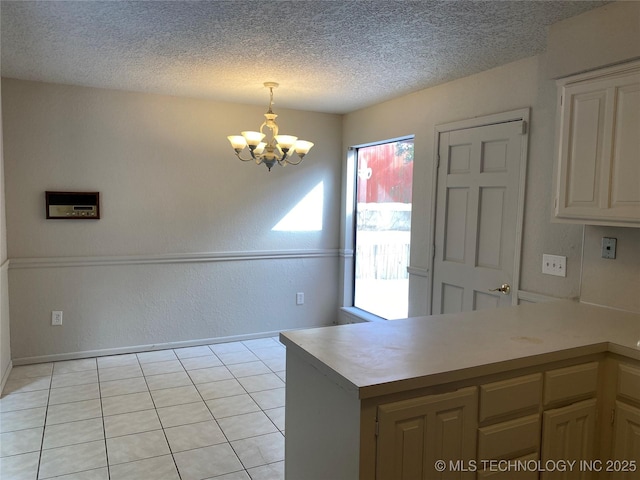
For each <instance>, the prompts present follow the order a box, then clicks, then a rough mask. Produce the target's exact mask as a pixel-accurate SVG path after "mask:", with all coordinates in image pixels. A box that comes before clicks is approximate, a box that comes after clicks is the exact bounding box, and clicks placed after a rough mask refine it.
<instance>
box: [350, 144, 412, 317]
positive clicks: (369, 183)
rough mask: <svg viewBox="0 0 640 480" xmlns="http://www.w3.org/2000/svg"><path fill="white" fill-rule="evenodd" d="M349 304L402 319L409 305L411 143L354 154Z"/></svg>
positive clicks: (380, 145)
mask: <svg viewBox="0 0 640 480" xmlns="http://www.w3.org/2000/svg"><path fill="white" fill-rule="evenodd" d="M355 167H356V169H357V174H356V192H355V196H356V207H355V249H354V250H355V254H354V258H355V268H354V277H355V278H354V298H353V305H354V306H355V307H357V308H360V309H362V310H365V311H367V312H370V313H372V314H374V315H377V316H379V317H382V318H387V319H393V318H404V317H406V316H407V314H408V303H409V276H408V273H407V267H408V266H409V247H410V239H411V186H412V180H413V138H409V139H402V140H398V141H393V142H388V143H382V144H378V145H371V146H366V147H360V148H358V149H357V150H356V161H355Z"/></svg>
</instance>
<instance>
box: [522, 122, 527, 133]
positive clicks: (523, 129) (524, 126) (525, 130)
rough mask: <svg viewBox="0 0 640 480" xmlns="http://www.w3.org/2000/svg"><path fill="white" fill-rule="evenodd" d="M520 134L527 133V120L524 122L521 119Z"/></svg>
mask: <svg viewBox="0 0 640 480" xmlns="http://www.w3.org/2000/svg"><path fill="white" fill-rule="evenodd" d="M521 133H522V135H524V134H525V133H527V122H525V121H524V120H522V132H521Z"/></svg>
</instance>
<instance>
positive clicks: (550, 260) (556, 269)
mask: <svg viewBox="0 0 640 480" xmlns="http://www.w3.org/2000/svg"><path fill="white" fill-rule="evenodd" d="M542 273H544V274H546V275H555V276H557V277H566V276H567V257H563V256H561V255H548V254H546V253H545V254H543V255H542Z"/></svg>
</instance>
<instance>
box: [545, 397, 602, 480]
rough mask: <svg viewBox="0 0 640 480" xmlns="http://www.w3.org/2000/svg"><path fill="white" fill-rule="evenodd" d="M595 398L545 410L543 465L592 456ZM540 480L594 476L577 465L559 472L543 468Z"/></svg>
mask: <svg viewBox="0 0 640 480" xmlns="http://www.w3.org/2000/svg"><path fill="white" fill-rule="evenodd" d="M596 417H597V408H596V399H595V398H594V399H591V400H585V401H583V402H577V403H574V404H572V405H569V406H567V407H563V408H556V409H553V410H548V411H546V412H544V414H543V420H542V432H543V433H542V458H541V460H542V465H545V464H547V462H558V461H560V462H566V461H575V462H578V463H577V464H578V465H579V462H580V461H581V460H584V461H588V460H592V459H593V458H594V449H595V444H596V436H595V430H596ZM541 478H542V479H543V480H556V479H557V480H560V479H562V480H569V479H580V480H586V479H590V478H595V477H594V476H593V472H588V471H581V469H580V468H573V469H571V470H566V471H562V470H561V469H551V471H543V472H542V475H541Z"/></svg>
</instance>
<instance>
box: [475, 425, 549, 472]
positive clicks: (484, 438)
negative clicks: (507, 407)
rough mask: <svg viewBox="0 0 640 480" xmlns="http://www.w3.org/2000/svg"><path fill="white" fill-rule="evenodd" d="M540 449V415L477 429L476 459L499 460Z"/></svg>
mask: <svg viewBox="0 0 640 480" xmlns="http://www.w3.org/2000/svg"><path fill="white" fill-rule="evenodd" d="M539 450H540V415H538V414H536V415H529V416H528V417H524V418H518V419H517V420H511V421H509V422H502V423H498V424H496V425H491V426H490V427H482V428H480V429H478V459H479V460H480V461H482V460H501V459H505V458H514V457H518V456H522V455H524V454H528V453H532V452H538V451H539Z"/></svg>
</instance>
